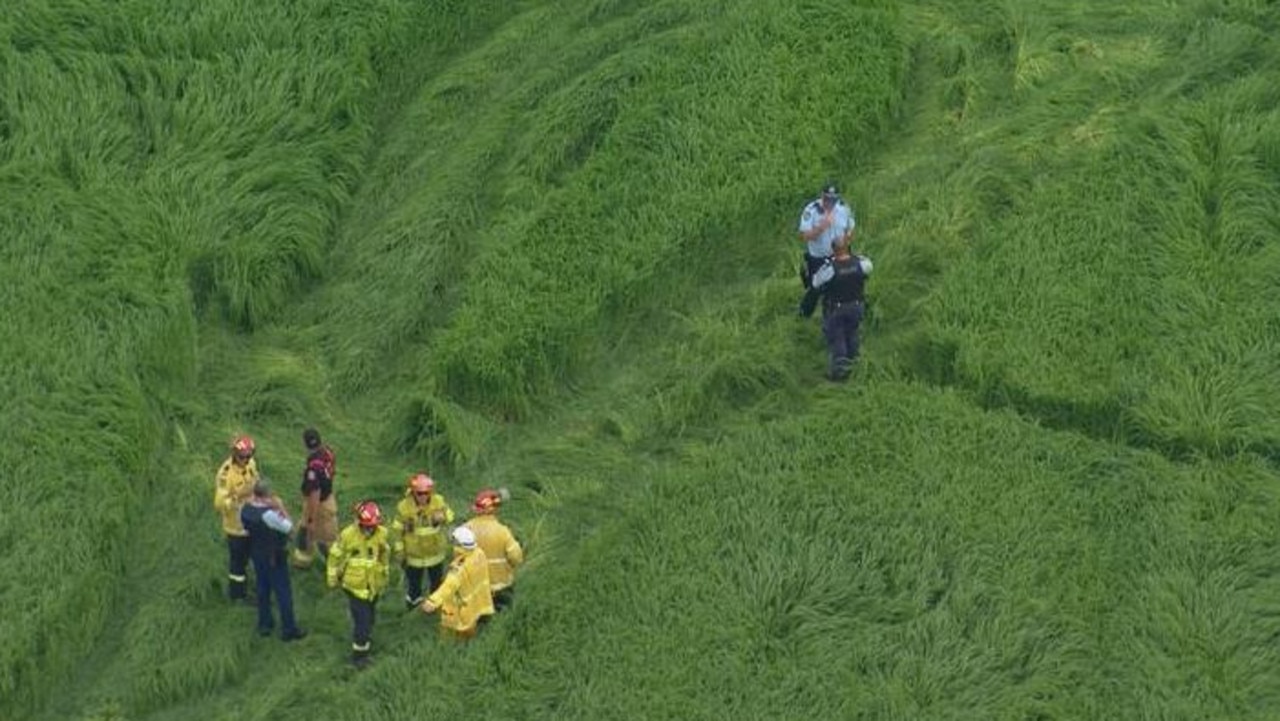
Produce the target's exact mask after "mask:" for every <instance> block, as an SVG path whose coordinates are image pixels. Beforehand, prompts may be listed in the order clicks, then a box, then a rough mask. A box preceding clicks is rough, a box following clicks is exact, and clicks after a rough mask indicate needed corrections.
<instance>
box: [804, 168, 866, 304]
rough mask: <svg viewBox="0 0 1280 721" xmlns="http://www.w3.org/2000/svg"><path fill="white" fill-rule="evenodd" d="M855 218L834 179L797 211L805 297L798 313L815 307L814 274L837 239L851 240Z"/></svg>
mask: <svg viewBox="0 0 1280 721" xmlns="http://www.w3.org/2000/svg"><path fill="white" fill-rule="evenodd" d="M856 226H857V221H856V220H855V218H854V216H853V209H852V208H850V207H849V205H848V204H847V203H845V202H844V200H843V199H842V198H841V197H840V188H839V187H838V186H837V185H836V183H835V181H828V182H827V183H826V184H825V185H823V186H822V195H820V196H818V198H817V199H815V200H812V201H810V202H809V203H807V204H806V205H805V206H804V211H802V212H801V214H800V228H799V230H800V242H802V243H804V262H803V263H802V264H801V266H800V283H801V284H802V285H803V286H804V297H803V298H802V299H801V300H800V315H801V317H804V318H808V317H809V316H811V315H813V311H814V310H815V309H816V308H817V307H818V292H817V289H815V288H814V287H813V274H814V273H816V272H817V271H818V269H819V268H821V267H822V265H823V264H824V263H826V262H827V260H828V259H829V258H831V255H832V253H833V252H834V250H835V244H836V241H839V240H843V241H844V242H845V243H852V242H853V232H854V228H855V227H856Z"/></svg>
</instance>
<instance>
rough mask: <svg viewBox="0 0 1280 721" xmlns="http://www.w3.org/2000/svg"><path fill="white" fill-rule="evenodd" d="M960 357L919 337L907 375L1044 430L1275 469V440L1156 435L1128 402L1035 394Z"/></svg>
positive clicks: (1178, 459)
mask: <svg viewBox="0 0 1280 721" xmlns="http://www.w3.org/2000/svg"><path fill="white" fill-rule="evenodd" d="M959 354H960V346H959V344H958V343H957V342H955V341H953V340H947V339H939V338H933V337H925V338H921V339H919V340H917V341H916V342H915V345H914V347H913V348H912V349H911V352H910V353H909V355H908V361H909V363H908V366H907V368H906V372H907V376H908V377H909V378H912V379H914V380H917V381H920V382H924V383H928V384H929V385H933V386H938V387H942V388H950V389H954V390H957V391H960V392H961V393H963V394H964V395H966V396H968V397H969V398H970V399H971V400H973V402H974V403H975V404H976V405H978V406H979V407H981V408H982V409H984V410H1011V411H1013V412H1015V413H1017V414H1018V415H1020V416H1022V417H1024V418H1026V419H1027V420H1030V421H1032V422H1034V423H1036V424H1038V425H1040V426H1042V427H1045V428H1050V429H1053V430H1056V431H1063V432H1067V433H1077V434H1079V435H1082V436H1085V437H1087V438H1091V439H1094V440H1098V441H1103V442H1107V443H1116V444H1120V445H1125V446H1129V447H1131V448H1135V449H1139V450H1146V451H1152V452H1155V453H1158V454H1160V455H1161V456H1163V457H1165V458H1166V459H1168V460H1170V461H1172V462H1175V463H1190V462H1193V461H1195V460H1197V459H1209V460H1223V459H1227V458H1231V457H1234V456H1239V455H1242V454H1254V455H1257V456H1259V457H1261V458H1263V459H1266V460H1267V462H1268V463H1270V464H1271V465H1273V466H1275V467H1277V468H1280V439H1267V440H1262V441H1258V440H1244V439H1228V440H1227V441H1225V442H1223V441H1220V440H1215V441H1209V440H1206V439H1199V438H1189V437H1183V436H1169V435H1167V434H1160V433H1156V432H1154V431H1153V430H1151V429H1150V428H1149V427H1147V426H1146V425H1144V424H1143V423H1142V422H1141V421H1140V420H1139V419H1137V418H1135V417H1134V414H1133V412H1132V410H1131V409H1132V408H1133V407H1135V403H1134V402H1133V399H1126V398H1120V397H1113V398H1108V399H1106V400H1105V401H1101V402H1089V401H1081V400H1075V399H1070V398H1060V397H1054V396H1049V395H1037V394H1035V393H1032V392H1030V391H1028V390H1027V389H1025V388H1022V387H1020V386H1018V385H1016V384H1014V383H1012V382H1010V381H1009V380H1008V379H1007V378H1005V377H1004V375H1003V374H1002V373H999V372H990V373H987V374H985V375H984V376H983V377H981V378H978V377H974V376H972V375H971V374H967V373H965V372H964V371H963V370H962V369H961V368H960V367H959V365H958V363H957V359H958V357H959Z"/></svg>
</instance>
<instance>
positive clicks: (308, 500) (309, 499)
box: [293, 428, 338, 568]
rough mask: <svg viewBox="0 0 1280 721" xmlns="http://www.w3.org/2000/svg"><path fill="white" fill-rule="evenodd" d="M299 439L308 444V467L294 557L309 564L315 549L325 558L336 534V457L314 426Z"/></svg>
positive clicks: (298, 561) (303, 481)
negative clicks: (334, 490)
mask: <svg viewBox="0 0 1280 721" xmlns="http://www.w3.org/2000/svg"><path fill="white" fill-rule="evenodd" d="M302 443H303V445H305V446H306V448H307V467H306V469H305V470H303V472H302V523H300V524H299V529H298V547H297V548H296V549H295V551H294V555H293V560H294V563H296V564H297V565H298V567H299V568H309V567H310V566H311V563H312V561H313V560H315V554H316V553H317V552H319V554H320V558H321V560H324V558H325V557H326V556H327V555H328V554H329V546H330V545H331V544H332V543H333V541H334V539H336V538H337V537H338V501H337V499H336V498H334V495H333V481H334V478H335V477H336V475H337V460H336V458H335V457H334V454H333V449H331V448H330V447H329V446H328V445H326V444H325V443H324V442H323V441H321V440H320V431H317V430H316V429H314V428H308V429H306V430H305V431H303V432H302Z"/></svg>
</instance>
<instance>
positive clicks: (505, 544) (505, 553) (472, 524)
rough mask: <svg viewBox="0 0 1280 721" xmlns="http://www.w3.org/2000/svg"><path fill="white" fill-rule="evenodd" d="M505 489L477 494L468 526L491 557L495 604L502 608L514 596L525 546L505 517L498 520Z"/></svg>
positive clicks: (486, 490)
mask: <svg viewBox="0 0 1280 721" xmlns="http://www.w3.org/2000/svg"><path fill="white" fill-rule="evenodd" d="M505 495H506V489H505V488H504V489H502V490H501V491H494V490H491V489H488V488H486V489H484V490H482V491H480V492H479V493H477V494H476V500H475V503H473V504H471V510H472V511H473V512H475V514H476V515H475V517H474V518H472V519H471V520H470V521H467V523H466V527H467V528H470V529H471V532H472V533H474V534H475V536H476V545H478V546H479V547H480V550H482V551H484V555H485V557H486V558H488V559H489V588H490V589H491V590H492V591H493V605H494V607H495V609H496V610H498V611H501V610H503V609H504V608H507V607H508V606H510V605H511V602H512V600H513V599H514V594H515V586H514V585H513V584H514V582H515V573H516V567H517V566H519V565H520V564H522V563H524V548H522V547H521V546H520V542H519V541H517V540H516V537H515V535H514V534H513V533H511V529H510V528H507V527H506V525H504V524H503V523H502V521H499V520H498V507H499V506H501V505H502V501H503V500H504V498H505Z"/></svg>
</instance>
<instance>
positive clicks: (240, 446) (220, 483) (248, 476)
mask: <svg viewBox="0 0 1280 721" xmlns="http://www.w3.org/2000/svg"><path fill="white" fill-rule="evenodd" d="M256 451H257V447H256V446H255V445H254V442H253V439H252V438H250V437H249V436H239V437H238V438H236V439H235V440H234V441H232V443H231V456H230V457H229V458H227V460H225V461H223V462H222V466H221V467H220V468H218V474H217V477H216V479H215V481H214V490H213V507H214V509H215V510H216V511H217V512H218V515H219V516H221V518H222V532H223V534H224V535H225V536H226V538H227V596H228V597H229V598H230V599H231V600H232V601H244V600H246V599H247V597H248V594H247V593H246V581H247V577H246V573H247V571H248V567H249V534H248V533H246V532H245V530H244V523H243V522H241V520H240V508H241V506H243V505H244V503H245V501H247V500H248V499H249V496H250V494H251V493H252V492H253V484H254V483H256V482H257V480H258V464H257V462H256V461H255V460H254V459H253V455H254V453H255V452H256Z"/></svg>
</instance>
